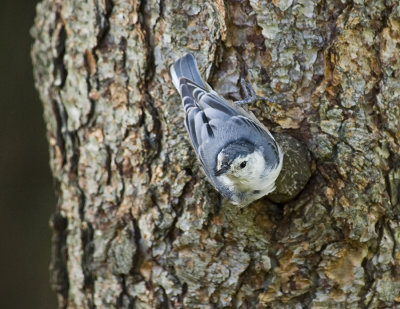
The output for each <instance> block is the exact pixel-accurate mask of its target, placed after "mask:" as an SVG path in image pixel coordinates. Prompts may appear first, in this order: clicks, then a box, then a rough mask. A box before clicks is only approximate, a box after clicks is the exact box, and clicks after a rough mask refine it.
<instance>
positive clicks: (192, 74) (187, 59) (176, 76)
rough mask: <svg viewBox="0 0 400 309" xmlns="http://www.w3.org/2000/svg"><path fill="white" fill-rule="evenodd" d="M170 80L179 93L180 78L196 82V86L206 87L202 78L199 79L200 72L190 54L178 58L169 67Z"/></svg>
mask: <svg viewBox="0 0 400 309" xmlns="http://www.w3.org/2000/svg"><path fill="white" fill-rule="evenodd" d="M170 73H171V77H172V82H173V83H174V86H175V88H176V90H178V92H179V93H181V89H180V88H181V86H180V84H181V82H180V80H181V78H186V79H188V80H191V81H192V82H194V83H196V84H197V85H198V86H200V87H202V88H203V89H206V86H205V85H204V82H203V80H202V79H201V76H200V72H199V70H198V68H197V62H196V59H195V58H194V56H193V55H192V54H186V55H185V56H183V57H182V58H179V59H178V60H177V61H176V62H175V63H174V64H173V65H172V66H171V69H170Z"/></svg>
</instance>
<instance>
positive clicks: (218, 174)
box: [214, 164, 229, 176]
mask: <svg viewBox="0 0 400 309" xmlns="http://www.w3.org/2000/svg"><path fill="white" fill-rule="evenodd" d="M228 170H229V164H224V165H222V167H221V168H220V169H219V170H217V171H215V174H214V175H215V176H221V175H222V174H224V173H225V172H227V171H228Z"/></svg>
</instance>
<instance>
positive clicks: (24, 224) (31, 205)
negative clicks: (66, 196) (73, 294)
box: [0, 0, 56, 309]
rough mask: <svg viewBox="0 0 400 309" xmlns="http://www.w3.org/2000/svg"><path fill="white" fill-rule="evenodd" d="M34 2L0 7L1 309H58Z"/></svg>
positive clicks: (6, 1) (12, 1)
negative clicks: (34, 63)
mask: <svg viewBox="0 0 400 309" xmlns="http://www.w3.org/2000/svg"><path fill="white" fill-rule="evenodd" d="M37 2H38V1H37V0H22V1H21V0H20V1H18V0H17V1H16V0H2V1H1V6H0V39H1V40H0V42H1V43H0V44H1V48H0V308H12V309H14V308H24V309H25V308H26V309H30V308H34V309H35V308H40V309H46V308H56V296H55V294H54V293H53V292H52V291H51V290H50V285H49V279H48V278H49V274H48V265H49V260H50V237H51V232H50V229H49V225H48V221H49V217H50V214H51V213H52V212H53V209H54V207H55V197H54V192H53V185H52V178H51V174H50V170H49V164H48V149H47V141H46V137H45V125H44V121H43V117H42V106H41V103H40V102H39V99H38V95H37V93H36V90H35V89H34V86H33V79H32V67H31V61H30V55H29V53H30V46H31V44H32V39H31V37H30V35H29V29H30V27H31V26H32V24H33V18H34V15H35V5H36V3H37Z"/></svg>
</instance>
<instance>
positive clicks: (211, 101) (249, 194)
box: [170, 54, 283, 206]
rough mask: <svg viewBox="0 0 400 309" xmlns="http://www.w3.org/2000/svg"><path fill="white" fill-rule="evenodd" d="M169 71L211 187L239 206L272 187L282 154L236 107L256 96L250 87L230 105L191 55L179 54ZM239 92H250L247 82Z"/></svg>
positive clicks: (262, 129)
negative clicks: (200, 69)
mask: <svg viewBox="0 0 400 309" xmlns="http://www.w3.org/2000/svg"><path fill="white" fill-rule="evenodd" d="M170 71H171V72H170V73H171V77H172V82H173V83H174V86H175V88H176V89H177V90H178V92H179V94H180V95H181V97H182V104H183V108H184V111H185V125H186V128H187V131H188V132H189V136H190V141H191V143H192V145H193V148H194V150H195V152H196V154H197V157H198V158H199V160H200V163H201V165H202V166H203V169H204V172H205V174H206V175H207V177H208V179H209V180H210V182H211V183H212V184H213V186H214V187H215V188H216V189H217V190H218V191H219V192H220V193H221V194H222V195H223V196H224V197H225V198H227V199H228V200H229V201H230V202H231V203H233V204H237V205H241V206H245V205H248V204H249V203H251V202H253V201H255V200H257V199H259V198H261V197H262V196H264V195H267V194H268V193H270V192H272V191H273V190H274V189H275V180H276V179H277V178H278V176H279V173H280V171H281V169H282V162H283V153H282V151H281V149H280V147H279V145H278V144H277V143H276V141H275V139H274V138H273V136H272V135H271V133H270V132H269V131H268V129H267V128H265V127H264V126H263V125H262V124H261V122H259V121H258V120H257V119H256V118H255V117H254V115H251V114H249V113H248V112H246V111H245V110H244V109H243V108H241V107H240V106H239V105H240V104H245V103H250V102H252V101H255V100H256V99H260V98H259V97H256V96H255V93H254V90H253V89H252V88H251V86H250V85H249V84H247V86H248V87H249V90H250V92H251V97H248V98H246V99H245V100H243V101H238V102H236V104H231V103H230V102H228V101H227V100H225V99H224V98H222V97H220V96H219V95H218V94H217V93H216V92H215V91H214V90H212V89H211V87H210V86H209V85H208V84H207V83H205V82H204V81H203V80H202V78H201V76H200V72H199V71H198V68H197V63H196V59H195V58H194V57H193V55H191V54H186V55H185V56H183V57H182V58H180V59H178V60H177V61H176V62H175V63H174V64H173V65H172V66H171V70H170ZM241 83H242V86H243V84H244V83H245V82H244V80H242V82H241ZM243 91H244V93H245V96H248V92H247V89H246V86H243Z"/></svg>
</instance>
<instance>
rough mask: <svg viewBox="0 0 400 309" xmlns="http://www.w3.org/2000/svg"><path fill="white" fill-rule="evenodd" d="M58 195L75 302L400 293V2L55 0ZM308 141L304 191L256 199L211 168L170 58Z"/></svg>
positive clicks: (49, 69)
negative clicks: (283, 198)
mask: <svg viewBox="0 0 400 309" xmlns="http://www.w3.org/2000/svg"><path fill="white" fill-rule="evenodd" d="M32 34H33V36H34V38H35V43H34V45H33V49H32V59H33V64H34V74H35V79H36V86H37V88H38V90H39V93H40V97H41V100H42V102H43V106H44V115H45V120H46V123H47V135H48V140H49V145H50V156H51V168H52V171H53V174H54V178H55V183H56V188H57V194H58V201H59V203H58V205H57V207H56V210H55V214H54V216H53V218H52V220H51V225H52V228H53V230H54V234H53V235H54V236H53V256H52V264H51V281H52V285H53V287H54V289H55V290H56V292H57V294H58V299H59V306H60V308H133V307H135V308H184V307H185V308H187V307H190V308H198V307H204V308H209V307H218V308H221V307H240V308H255V307H257V308H261V307H272V308H281V307H282V306H286V307H288V308H295V307H296V308H299V307H301V306H308V307H313V308H327V307H331V308H332V307H345V306H347V307H349V308H359V307H367V306H368V307H371V308H376V307H394V306H400V296H399V295H400V251H399V250H400V247H399V241H400V225H399V215H400V125H399V119H400V100H399V97H400V90H399V89H400V79H399V74H400V57H399V55H400V47H399V46H400V5H399V2H398V1H394V0H393V1H391V0H386V1H383V0H377V1H372V0H371V1H362V0H360V1H346V0H334V1H324V0H314V1H312V0H297V1H292V0H273V1H267V0H249V1H246V0H243V1H240V0H237V1H234V0H231V1H222V0H202V1H182V0H180V1H175V0H171V1H167V0H158V1H156V0H147V1H145V0H142V1H139V0H118V1H117V0H92V1H84V0H68V1H67V0H65V1H62V0H42V2H41V3H40V4H39V5H38V7H37V17H36V20H35V25H34V27H33V29H32ZM186 51H191V52H193V53H194V54H195V56H196V58H197V59H198V63H199V66H200V69H201V71H202V72H203V74H204V75H205V76H206V77H207V78H208V80H209V82H210V83H211V85H212V86H213V87H214V88H215V89H216V90H217V91H218V92H219V93H221V94H222V95H224V96H225V97H227V98H239V97H238V93H239V89H238V86H237V81H238V79H239V76H240V75H242V74H247V79H248V80H249V81H250V82H251V83H252V84H253V86H254V88H255V90H256V92H257V93H258V94H259V95H269V96H272V97H274V98H275V99H276V100H277V101H285V104H282V105H277V104H271V103H268V104H267V103H263V102H260V103H258V104H255V105H252V106H250V107H249V109H250V110H251V111H253V112H254V114H255V115H256V116H257V117H258V118H259V119H260V120H261V121H262V122H263V123H264V124H266V125H267V126H268V127H269V128H271V130H272V131H273V132H277V133H286V134H289V135H291V136H293V137H295V138H297V139H298V140H300V141H302V142H303V143H304V144H305V145H306V147H307V148H308V150H309V152H310V153H311V156H312V158H313V164H312V177H311V179H310V181H309V182H308V183H307V185H306V187H305V189H304V190H303V191H302V192H301V193H300V194H299V195H298V196H297V197H296V198H295V199H294V200H292V201H290V202H287V203H284V204H275V203H273V202H271V201H269V200H268V199H263V200H260V201H258V202H256V203H254V204H252V205H250V206H248V207H246V208H244V209H238V208H237V207H235V206H232V205H230V204H228V203H226V202H225V201H222V200H221V199H220V197H219V195H218V194H217V193H216V192H215V191H214V190H213V189H212V188H211V186H210V185H209V184H208V183H207V181H206V180H205V179H204V176H203V174H202V173H201V171H200V169H199V164H198V162H197V161H196V158H195V155H194V153H193V151H192V149H191V147H190V144H189V142H188V137H187V134H186V132H185V129H184V124H183V121H182V110H181V105H180V102H179V98H178V96H177V94H176V92H175V91H174V89H173V86H172V83H171V81H170V78H169V74H168V68H169V65H170V64H171V63H172V62H173V61H174V60H176V59H177V58H178V57H179V56H181V55H183V53H185V52H186Z"/></svg>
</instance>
